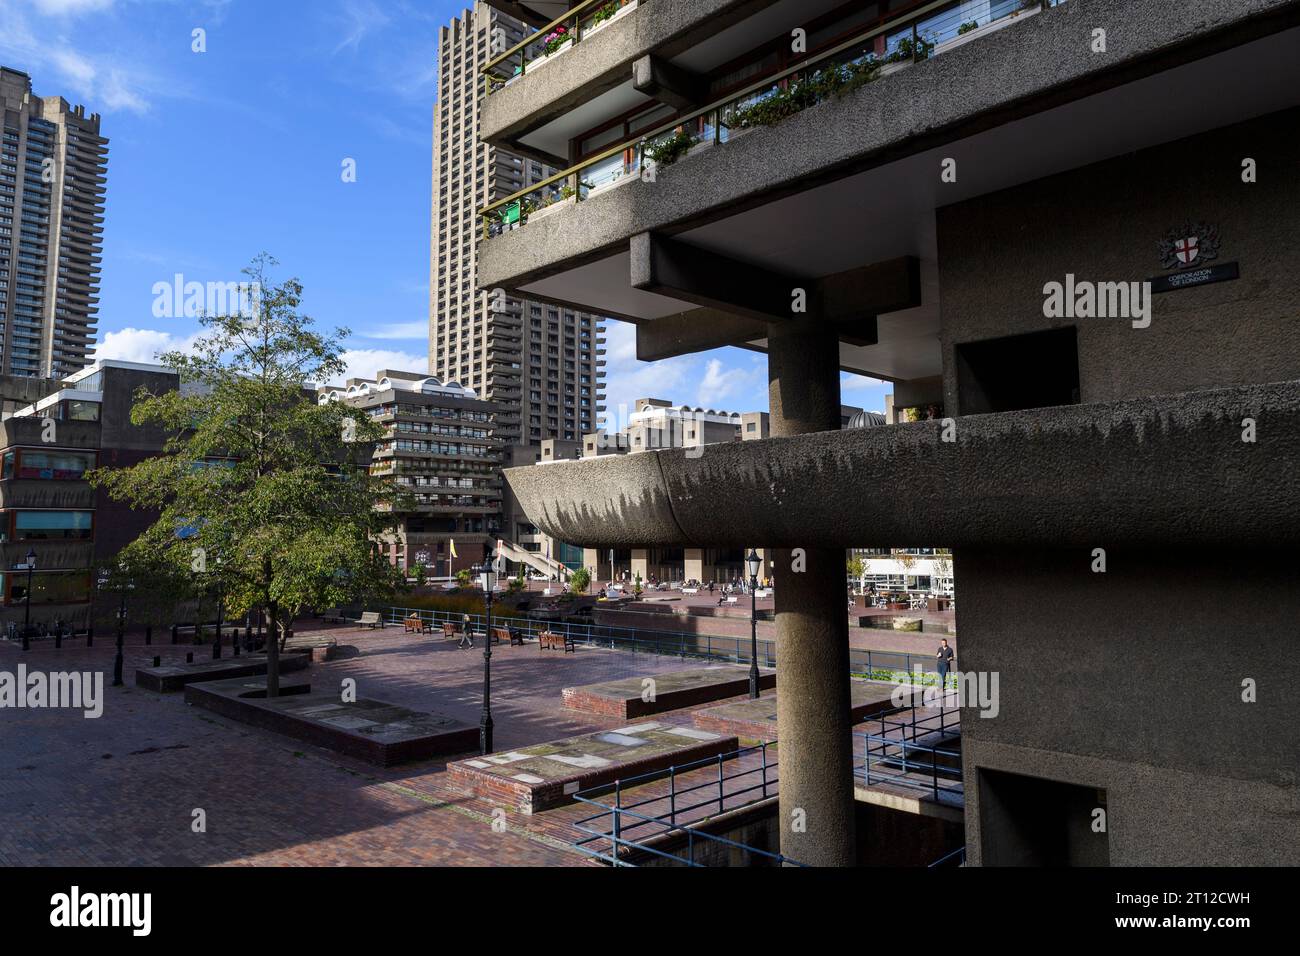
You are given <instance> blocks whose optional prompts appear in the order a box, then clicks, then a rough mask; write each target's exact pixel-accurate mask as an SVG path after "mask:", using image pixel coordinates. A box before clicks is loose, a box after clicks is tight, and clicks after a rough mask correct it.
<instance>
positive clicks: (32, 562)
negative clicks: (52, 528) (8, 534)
mask: <svg viewBox="0 0 1300 956" xmlns="http://www.w3.org/2000/svg"><path fill="white" fill-rule="evenodd" d="M35 570H36V549H35V548H28V549H27V594H26V598H25V602H24V603H26V605H27V610H26V612H25V614H24V616H23V650H25V651H26V650H30V649H31V632H32V572H33V571H35Z"/></svg>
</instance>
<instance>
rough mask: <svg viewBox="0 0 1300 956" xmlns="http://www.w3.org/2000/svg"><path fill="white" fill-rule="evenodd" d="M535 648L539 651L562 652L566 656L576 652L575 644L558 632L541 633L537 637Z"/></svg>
mask: <svg viewBox="0 0 1300 956" xmlns="http://www.w3.org/2000/svg"><path fill="white" fill-rule="evenodd" d="M537 646H538V649H539V650H543V651H546V650H555V651H564V652H565V653H566V654H568V653H570V652H573V653H576V652H577V650H578V645H577V642H576V641H574V639H573V638H572V637H570V636H569V635H568V634H561V633H560V632H559V631H542V632H541V633H540V634H538V635H537Z"/></svg>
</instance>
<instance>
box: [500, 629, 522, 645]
mask: <svg viewBox="0 0 1300 956" xmlns="http://www.w3.org/2000/svg"><path fill="white" fill-rule="evenodd" d="M492 643H493V644H518V645H519V646H520V647H522V646H523V644H524V636H523V634H521V633H519V632H518V631H516V630H514V629H513V628H509V627H494V628H492Z"/></svg>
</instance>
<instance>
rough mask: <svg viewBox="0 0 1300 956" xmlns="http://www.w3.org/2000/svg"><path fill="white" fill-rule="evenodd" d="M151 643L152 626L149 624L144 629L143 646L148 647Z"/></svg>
mask: <svg viewBox="0 0 1300 956" xmlns="http://www.w3.org/2000/svg"><path fill="white" fill-rule="evenodd" d="M152 643H153V625H152V624H150V625H149V626H148V627H146V628H145V629H144V646H145V647H148V646H149V645H150V644H152Z"/></svg>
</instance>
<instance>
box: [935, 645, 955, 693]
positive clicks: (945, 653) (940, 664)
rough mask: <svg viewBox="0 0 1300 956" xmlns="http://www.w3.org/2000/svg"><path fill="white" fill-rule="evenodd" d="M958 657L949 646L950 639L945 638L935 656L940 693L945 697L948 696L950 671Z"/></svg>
mask: <svg viewBox="0 0 1300 956" xmlns="http://www.w3.org/2000/svg"><path fill="white" fill-rule="evenodd" d="M956 657H957V655H956V653H955V652H954V651H953V649H952V648H951V647H949V646H948V638H946V637H945V638H943V639H942V640H941V641H940V642H939V649H938V650H937V651H936V652H935V654H934V662H935V670H936V671H938V673H939V693H940V694H942V695H944V696H945V697H946V696H947V694H948V671H949V670H951V669H952V666H953V661H954V660H956Z"/></svg>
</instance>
